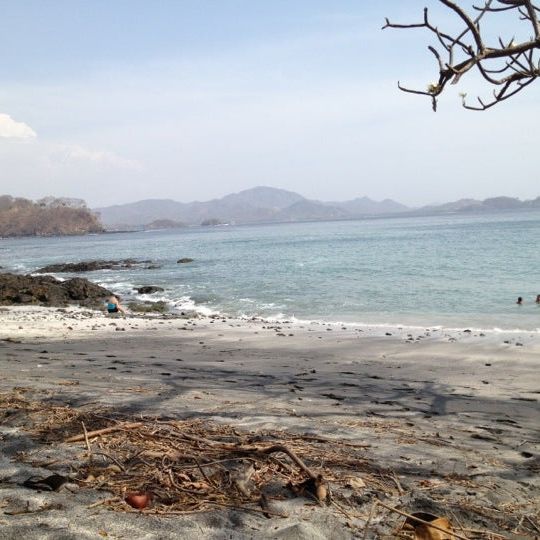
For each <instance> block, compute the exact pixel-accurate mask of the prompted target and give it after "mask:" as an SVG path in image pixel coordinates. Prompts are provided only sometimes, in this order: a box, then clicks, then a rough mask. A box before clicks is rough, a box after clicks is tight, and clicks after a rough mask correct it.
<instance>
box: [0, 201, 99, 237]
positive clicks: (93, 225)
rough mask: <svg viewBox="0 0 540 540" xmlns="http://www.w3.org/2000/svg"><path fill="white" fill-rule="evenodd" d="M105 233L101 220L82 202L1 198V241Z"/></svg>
mask: <svg viewBox="0 0 540 540" xmlns="http://www.w3.org/2000/svg"><path fill="white" fill-rule="evenodd" d="M99 232H103V226H102V224H101V222H100V220H99V218H98V216H97V215H96V214H95V213H94V212H92V211H91V210H90V209H89V208H87V207H86V203H85V202H84V201H81V200H79V199H56V198H53V197H47V198H45V199H41V200H39V201H37V202H33V201H30V200H28V199H23V198H15V197H11V196H9V195H2V196H0V237H9V236H55V235H76V234H88V233H99Z"/></svg>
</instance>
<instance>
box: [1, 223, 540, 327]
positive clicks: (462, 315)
mask: <svg viewBox="0 0 540 540" xmlns="http://www.w3.org/2000/svg"><path fill="white" fill-rule="evenodd" d="M182 257H191V258H193V259H194V262H193V263H190V264H177V262H176V261H177V260H178V259H180V258H182ZM124 258H136V259H152V260H153V261H155V263H156V264H158V265H160V268H158V269H154V270H141V269H131V270H118V271H110V270H109V271H99V272H92V273H89V274H87V275H85V277H88V278H89V279H91V280H93V281H96V282H98V283H101V284H103V285H105V286H107V287H109V288H111V289H112V290H114V291H116V292H118V293H119V294H120V295H121V296H122V297H133V296H134V293H135V291H134V290H133V288H134V287H138V286H142V285H157V286H161V287H163V288H164V289H165V292H164V293H158V294H155V295H150V296H147V297H143V298H145V299H147V300H166V301H167V302H170V304H171V306H174V307H175V308H177V309H179V310H182V309H189V308H195V309H197V310H199V311H201V312H204V313H210V312H219V313H223V314H230V315H245V316H265V317H275V318H287V319H290V318H292V317H295V318H296V319H301V320H323V321H333V322H338V321H343V322H347V323H360V324H371V325H375V324H382V325H386V324H389V325H404V326H405V325H406V326H416V325H418V326H424V327H427V326H445V327H450V328H464V327H470V328H483V329H493V328H501V329H527V330H536V331H538V329H539V328H540V305H537V304H535V302H534V300H535V297H536V295H537V294H540V212H534V213H532V212H531V213H523V212H521V213H504V214H493V215H482V216H445V217H424V218H400V219H396V218H394V219H373V220H363V221H342V222H325V223H321V222H318V223H295V224H279V225H264V226H262V225H257V226H241V227H218V228H207V229H202V228H195V229H186V230H175V231H155V232H138V233H124V234H107V235H97V236H84V237H58V238H22V239H3V240H0V266H2V267H4V269H3V271H8V270H11V271H17V272H32V271H34V270H35V269H37V268H39V267H41V266H44V265H46V264H50V263H58V262H76V261H81V260H90V259H124ZM63 277H65V276H63ZM518 296H523V298H524V300H525V304H524V305H523V306H517V305H516V303H515V302H516V299H517V297H518ZM126 299H127V298H126Z"/></svg>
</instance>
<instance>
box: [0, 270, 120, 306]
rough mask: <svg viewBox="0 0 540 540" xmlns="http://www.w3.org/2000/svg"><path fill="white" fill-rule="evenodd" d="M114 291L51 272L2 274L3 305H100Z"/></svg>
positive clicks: (0, 295) (1, 303)
mask: <svg viewBox="0 0 540 540" xmlns="http://www.w3.org/2000/svg"><path fill="white" fill-rule="evenodd" d="M110 294H111V293H110V291H108V290H107V289H104V288H103V287H100V286H99V285H96V284H95V283H92V282H90V281H88V280H87V279H83V278H73V279H68V280H66V281H59V280H57V279H55V278H53V277H51V276H37V277H34V276H23V275H18V274H0V305H4V306H9V305H15V304H39V305H45V306H65V305H67V304H80V305H81V306H87V307H97V306H100V305H102V304H103V300H104V298H105V297H106V296H108V295H110Z"/></svg>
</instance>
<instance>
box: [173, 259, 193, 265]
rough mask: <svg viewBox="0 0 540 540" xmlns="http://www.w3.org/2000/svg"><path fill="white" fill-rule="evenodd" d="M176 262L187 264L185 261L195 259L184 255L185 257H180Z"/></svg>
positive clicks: (188, 261)
mask: <svg viewBox="0 0 540 540" xmlns="http://www.w3.org/2000/svg"><path fill="white" fill-rule="evenodd" d="M176 262H177V263H178V264H185V263H190V262H193V259H190V258H189V257H184V258H183V259H178V260H177V261H176Z"/></svg>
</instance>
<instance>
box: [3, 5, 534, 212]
mask: <svg viewBox="0 0 540 540" xmlns="http://www.w3.org/2000/svg"><path fill="white" fill-rule="evenodd" d="M425 4H426V5H429V6H432V7H433V8H434V10H435V9H436V8H437V5H438V2H436V1H435V0H427V1H426V0H421V1H418V0H385V1H384V2H371V1H369V0H331V1H330V0H325V1H323V0H272V1H267V0H159V1H158V0H145V1H142V0H92V1H87V0H48V1H47V2H44V1H42V0H34V1H32V0H0V13H1V31H0V66H2V69H1V71H0V194H1V193H8V194H12V195H17V196H24V197H29V198H32V199H35V198H38V197H42V196H45V195H56V196H69V197H80V198H84V199H86V200H87V202H88V203H89V204H90V205H92V206H101V205H109V204H116V203H122V202H131V201H136V200H140V199H145V198H173V199H176V200H179V201H184V202H188V201H192V200H208V199H211V198H215V197H220V196H222V195H225V194H227V193H231V192H236V191H240V190H242V189H246V188H250V187H254V186H257V185H267V186H274V187H279V188H284V189H289V190H292V191H297V192H299V193H301V194H303V195H305V196H307V197H310V198H314V199H323V200H345V199H351V198H354V197H358V196H364V195H367V196H369V197H371V198H374V199H383V198H386V197H389V198H393V199H396V200H399V201H401V202H404V203H406V204H410V205H419V204H427V203H431V202H445V201H449V200H454V199H457V198H461V197H475V198H485V197H488V196H494V195H512V196H518V197H521V198H533V197H536V196H538V195H540V182H539V179H538V176H539V174H538V170H539V167H538V148H537V146H538V142H537V141H538V136H539V128H538V119H539V118H540V99H539V95H540V93H539V89H540V83H537V85H536V86H535V85H534V84H533V85H532V86H530V87H529V88H528V89H527V90H525V91H524V93H522V94H520V95H519V96H517V97H516V98H514V99H513V100H510V101H508V102H506V104H503V105H502V106H500V107H495V108H494V109H491V110H490V111H488V112H484V113H475V112H467V111H464V110H463V109H461V106H460V98H459V96H458V93H459V92H469V94H471V93H474V90H475V89H476V88H475V85H477V81H475V80H473V79H471V80H468V79H467V78H464V79H463V80H462V82H461V83H460V85H458V86H457V87H452V88H451V89H450V92H448V94H447V95H445V96H444V97H443V98H442V99H441V101H440V105H439V112H437V113H436V114H435V113H433V112H432V111H431V107H430V103H429V101H428V100H427V99H425V98H424V99H423V98H421V97H417V96H411V95H406V94H403V93H401V92H399V90H397V88H396V82H397V80H398V79H399V80H401V81H402V82H404V83H410V84H411V85H414V84H415V83H416V84H417V85H418V86H419V87H420V88H422V89H423V88H425V87H426V86H427V84H428V83H429V82H431V81H433V80H434V79H436V69H435V65H434V63H433V60H432V57H431V55H430V53H428V52H427V49H426V47H427V45H428V44H429V43H430V40H429V38H428V36H427V34H426V33H424V32H423V31H420V30H415V31H398V30H385V31H384V32H383V31H381V29H380V28H381V26H382V24H383V23H384V17H385V16H389V17H390V18H391V19H394V20H396V21H402V22H413V21H416V20H420V19H421V17H422V9H423V7H424V5H425ZM437 13H438V18H437V19H436V20H437V22H438V23H439V25H440V26H443V25H445V24H448V25H453V24H454V23H455V16H453V15H451V14H448V13H446V12H445V11H440V10H437ZM437 13H435V11H434V16H435V15H436V14H437ZM508 32H509V34H510V35H509V37H512V35H514V34H517V33H518V32H517V31H515V28H513V27H512V28H509V30H508ZM484 94H485V91H484Z"/></svg>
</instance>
